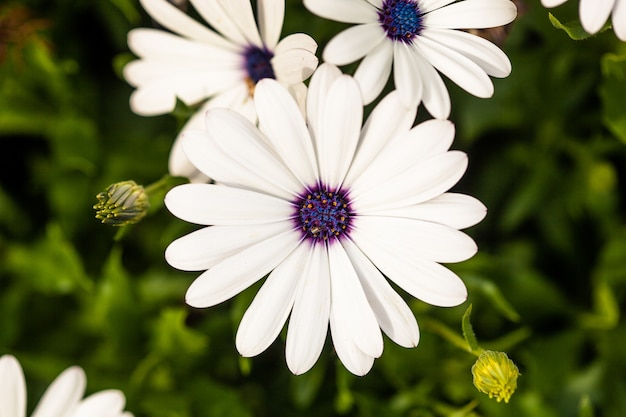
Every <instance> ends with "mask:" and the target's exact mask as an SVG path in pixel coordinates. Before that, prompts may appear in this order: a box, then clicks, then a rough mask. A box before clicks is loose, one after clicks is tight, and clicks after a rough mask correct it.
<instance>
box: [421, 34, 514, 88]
mask: <svg viewBox="0 0 626 417" xmlns="http://www.w3.org/2000/svg"><path fill="white" fill-rule="evenodd" d="M421 36H422V37H426V38H428V39H431V40H432V41H434V42H437V43H440V44H442V45H445V46H447V47H448V48H450V49H453V50H454V51H456V52H458V53H460V54H462V55H464V56H466V57H467V58H469V59H470V60H472V61H473V62H475V63H476V64H478V66H480V67H481V68H482V69H483V71H485V72H486V73H487V74H488V75H491V76H492V77H500V78H503V77H507V76H508V75H509V74H510V73H511V61H509V58H508V57H507V56H506V54H505V53H504V52H502V50H501V49H500V48H498V47H497V46H496V45H494V44H493V43H491V42H489V41H488V40H486V39H484V38H481V37H480V36H476V35H472V34H470V33H467V32H463V31H460V30H451V29H428V30H424V31H423V32H422V35H421Z"/></svg>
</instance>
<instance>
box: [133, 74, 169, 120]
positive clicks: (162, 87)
mask: <svg viewBox="0 0 626 417" xmlns="http://www.w3.org/2000/svg"><path fill="white" fill-rule="evenodd" d="M174 107H176V93H175V92H174V91H173V89H172V88H171V87H170V86H169V85H168V83H167V82H163V83H152V84H150V85H147V86H144V87H139V88H137V89H136V90H135V91H133V92H132V93H131V95H130V108H131V109H132V111H133V112H134V113H136V114H139V115H141V116H155V115H159V114H165V113H169V112H171V111H173V110H174Z"/></svg>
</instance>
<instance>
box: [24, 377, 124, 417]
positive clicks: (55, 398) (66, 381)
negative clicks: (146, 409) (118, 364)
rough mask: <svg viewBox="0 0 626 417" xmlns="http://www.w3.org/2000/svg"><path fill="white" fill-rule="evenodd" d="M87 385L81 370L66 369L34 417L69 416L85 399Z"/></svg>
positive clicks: (45, 395) (45, 396)
mask: <svg viewBox="0 0 626 417" xmlns="http://www.w3.org/2000/svg"><path fill="white" fill-rule="evenodd" d="M86 385H87V378H86V376H85V372H84V371H83V370H82V369H81V368H79V367H77V366H73V367H71V368H68V369H66V370H65V371H63V372H62V373H61V374H60V375H59V376H58V377H57V378H56V379H55V380H54V381H53V382H52V384H50V386H49V387H48V389H47V390H46V392H45V394H44V395H43V397H42V398H41V401H39V404H38V405H37V408H36V409H35V411H34V412H33V415H32V417H57V416H65V415H69V413H70V412H71V411H72V410H73V409H74V408H75V407H76V406H77V405H78V403H79V401H80V399H81V398H82V397H83V394H84V393H85V388H86ZM123 407H124V404H123V403H122V408H123Z"/></svg>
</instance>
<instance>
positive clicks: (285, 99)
mask: <svg viewBox="0 0 626 417" xmlns="http://www.w3.org/2000/svg"><path fill="white" fill-rule="evenodd" d="M254 102H255V104H256V107H257V113H258V115H259V128H260V129H261V131H263V133H265V135H266V136H267V139H268V141H269V142H270V143H271V144H272V146H273V147H274V149H275V150H276V152H277V153H278V155H279V156H280V157H281V159H282V160H283V161H284V163H285V165H286V166H287V167H288V168H289V170H290V171H291V172H292V173H293V174H294V175H295V177H296V178H297V179H298V180H299V181H300V182H301V183H302V184H303V185H308V186H310V185H313V184H315V183H316V179H317V167H316V163H315V151H314V150H313V144H312V143H311V139H310V136H309V132H308V130H307V128H306V124H305V122H304V119H303V118H302V114H301V112H300V109H299V107H298V105H297V103H296V102H295V100H294V99H293V97H291V95H289V93H288V92H287V90H285V88H284V87H282V86H281V85H280V84H279V83H277V82H276V81H274V80H271V79H265V80H261V81H259V83H258V84H257V86H256V91H255V94H254Z"/></svg>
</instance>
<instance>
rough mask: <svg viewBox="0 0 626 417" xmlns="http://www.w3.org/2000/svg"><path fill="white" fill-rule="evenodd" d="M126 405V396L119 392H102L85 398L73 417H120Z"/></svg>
mask: <svg viewBox="0 0 626 417" xmlns="http://www.w3.org/2000/svg"><path fill="white" fill-rule="evenodd" d="M125 403H126V398H124V394H123V393H122V392H120V391H118V390H106V391H100V392H97V393H95V394H92V395H90V396H89V397H87V398H85V399H84V400H83V401H82V402H81V403H80V404H79V405H78V407H77V408H76V410H75V411H74V412H73V413H72V414H71V417H118V416H119V415H120V414H121V413H122V411H123V410H124V405H125Z"/></svg>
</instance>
